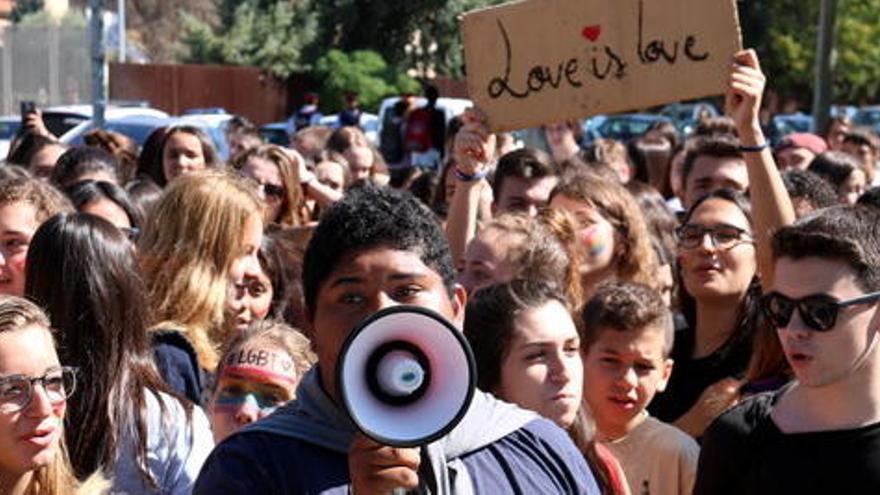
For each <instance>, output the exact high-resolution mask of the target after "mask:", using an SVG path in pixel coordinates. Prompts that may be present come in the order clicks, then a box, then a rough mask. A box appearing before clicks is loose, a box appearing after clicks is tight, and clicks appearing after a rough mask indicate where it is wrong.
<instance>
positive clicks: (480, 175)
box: [452, 167, 489, 182]
mask: <svg viewBox="0 0 880 495" xmlns="http://www.w3.org/2000/svg"><path fill="white" fill-rule="evenodd" d="M452 173H453V174H455V178H456V179H458V180H460V181H462V182H474V181H477V180H482V179H485V178H486V176H487V175H489V172H488V171H487V170H483V171H482V172H477V173H475V174H474V175H469V174H466V173H464V172H462V171H461V170H459V169H458V167H453V168H452Z"/></svg>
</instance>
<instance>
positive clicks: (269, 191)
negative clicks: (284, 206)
mask: <svg viewBox="0 0 880 495" xmlns="http://www.w3.org/2000/svg"><path fill="white" fill-rule="evenodd" d="M263 194H265V195H266V196H275V197H276V198H281V197H284V188H283V187H281V186H276V185H275V184H263Z"/></svg>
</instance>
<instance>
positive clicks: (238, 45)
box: [184, 0, 318, 77]
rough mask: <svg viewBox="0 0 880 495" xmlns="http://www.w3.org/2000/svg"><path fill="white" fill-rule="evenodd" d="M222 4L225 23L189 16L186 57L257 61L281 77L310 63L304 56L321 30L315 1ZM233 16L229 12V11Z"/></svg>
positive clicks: (242, 62) (226, 61)
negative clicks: (214, 22)
mask: <svg viewBox="0 0 880 495" xmlns="http://www.w3.org/2000/svg"><path fill="white" fill-rule="evenodd" d="M234 3H235V4H237V6H235V7H234V8H233V2H221V4H220V5H219V9H218V10H219V12H218V13H219V16H220V19H221V26H220V28H219V29H214V28H213V27H212V26H211V25H209V24H208V23H205V22H202V21H200V20H198V19H195V18H192V17H186V18H185V22H184V24H185V27H186V33H187V34H186V37H185V43H186V44H187V46H188V47H189V53H188V54H187V56H186V57H185V59H186V60H187V61H191V62H198V63H218V64H233V65H254V66H257V67H261V68H263V69H266V70H268V71H270V72H271V73H273V74H275V75H276V76H278V77H287V76H289V75H290V74H292V73H293V72H295V71H298V70H303V69H306V68H308V67H309V65H310V64H309V61H308V60H307V57H305V56H304V52H305V50H306V49H307V47H308V46H309V45H310V44H311V43H312V41H313V40H314V39H315V36H316V34H317V22H318V18H317V16H316V14H315V12H314V9H313V8H312V5H311V1H309V0H300V1H297V2H290V1H287V2H278V1H276V2H269V1H261V0H249V1H245V2H234ZM229 9H233V10H231V14H230V10H229Z"/></svg>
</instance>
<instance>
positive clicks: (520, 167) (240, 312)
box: [0, 50, 880, 495]
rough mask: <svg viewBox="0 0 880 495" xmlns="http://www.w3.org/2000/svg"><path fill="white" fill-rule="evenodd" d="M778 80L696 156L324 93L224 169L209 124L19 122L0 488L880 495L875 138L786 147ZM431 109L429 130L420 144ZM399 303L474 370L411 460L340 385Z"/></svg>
mask: <svg viewBox="0 0 880 495" xmlns="http://www.w3.org/2000/svg"><path fill="white" fill-rule="evenodd" d="M766 84H767V83H766V78H765V76H764V74H763V73H762V72H761V69H760V67H759V63H758V60H757V57H756V55H755V53H754V52H753V51H751V50H746V51H743V52H740V53H737V54H736V55H735V56H734V57H733V59H732V62H731V66H730V73H729V78H728V81H727V88H726V92H725V110H726V114H727V116H726V117H722V118H711V119H706V120H704V121H702V122H700V125H699V126H698V128H697V130H696V132H695V134H694V135H693V136H689V137H687V138H686V139H685V138H683V137H682V136H680V135H679V134H678V132H677V131H676V129H675V128H674V126H672V125H671V124H658V125H656V126H654V127H652V128H651V129H650V130H649V131H648V132H647V133H645V134H644V135H643V136H640V137H637V138H635V139H633V140H632V141H631V142H629V143H620V142H616V141H613V140H607V139H599V140H597V141H595V142H593V143H591V144H590V145H589V146H588V147H583V146H581V143H580V136H579V133H580V125H579V124H578V123H577V122H558V123H549V122H548V123H547V124H546V125H545V126H543V127H542V128H541V132H542V136H543V140H544V141H545V143H546V148H545V149H539V148H537V147H530V146H522V144H521V143H517V142H516V140H515V139H514V137H513V136H512V135H511V134H507V133H504V134H494V133H492V132H491V131H490V129H489V125H488V121H487V118H486V116H485V115H484V114H483V113H481V112H480V111H479V109H471V110H468V111H467V112H465V113H464V114H463V115H461V116H459V117H456V118H454V119H453V120H451V121H449V122H448V123H446V122H445V120H444V122H443V125H442V126H438V125H433V123H432V122H433V120H435V119H436V118H437V117H438V115H439V114H438V113H437V111H436V109H435V108H434V105H435V102H436V99H437V94H436V92H429V95H428V96H429V104H428V107H427V110H425V111H421V110H422V109H413V108H409V103H408V100H406V99H401V103H400V104H399V105H398V107H399V108H396V113H394V112H393V113H392V114H391V116H392V117H393V118H396V119H397V121H396V122H397V123H398V124H399V125H397V126H396V127H392V131H390V132H393V133H396V134H395V135H394V136H390V137H389V136H385V138H384V139H383V142H384V145H382V146H377V145H374V144H373V143H371V142H370V140H369V139H367V137H366V135H365V133H364V132H363V130H361V129H360V128H359V127H358V126H357V125H342V126H340V127H339V128H336V129H332V128H329V127H324V126H321V125H319V122H318V119H316V118H313V117H314V115H312V114H310V113H309V112H307V111H306V110H310V111H312V112H313V113H314V112H317V106H316V104H317V99H316V97H314V96H310V97H309V99H308V101H307V105H311V107H309V108H306V109H303V111H302V112H300V113H302V115H297V116H295V120H296V131H295V133H293V134H292V135H291V140H290V145H289V146H286V147H285V146H277V145H270V144H264V143H263V142H262V140H261V138H260V135H259V133H258V131H257V129H256V128H255V127H254V126H253V125H252V124H251V123H249V122H248V121H247V120H246V119H243V118H235V119H233V120H232V121H231V122H230V125H229V127H228V128H227V138H228V141H229V143H230V149H231V150H232V157H231V158H230V159H229V160H228V162H224V161H223V160H221V159H220V158H219V156H218V154H217V153H216V152H215V150H214V147H213V146H212V144H211V141H210V139H209V138H208V137H207V136H206V135H205V134H204V133H203V132H202V131H201V130H200V129H199V128H197V127H190V126H172V127H168V128H159V129H157V130H156V131H154V132H153V133H152V134H151V135H150V136H149V138H148V139H147V140H146V142H145V143H144V145H143V146H142V147H140V148H139V147H138V146H137V145H136V144H135V143H134V142H133V141H132V140H131V139H128V138H126V137H125V136H122V135H120V134H116V133H112V132H106V131H100V130H98V131H93V132H92V133H90V134H89V135H88V136H87V138H86V144H85V145H83V146H66V145H63V144H61V143H59V142H58V141H57V139H56V138H55V137H54V136H52V135H51V133H49V131H48V130H47V129H46V128H45V126H43V124H42V121H41V119H40V113H39V111H36V112H34V113H32V114H28V115H26V116H24V119H25V125H24V126H23V129H24V132H23V133H22V134H21V135H20V136H18V138H17V139H16V142H14V143H13V145H12V146H11V149H10V153H9V156H8V157H6V160H5V163H3V164H2V165H0V493H11V494H16V495H17V494H68V493H80V494H93V493H108V492H109V493H131V494H136V493H170V494H184V493H199V494H209V493H210V494H213V493H326V494H335V493H339V494H342V493H358V494H361V493H389V492H391V491H394V490H397V489H403V490H418V492H419V493H566V494H568V493H586V494H597V495H598V494H603V495H605V494H608V495H624V494H627V495H628V494H632V495H662V494H690V493H695V494H726V493H730V494H743V493H755V494H762V493H766V494H770V493H773V494H776V493H870V492H873V491H874V490H878V489H880V350H878V349H877V347H878V346H877V345H876V344H875V340H876V339H877V338H878V332H880V312H878V310H877V305H878V302H880V210H878V208H880V189H877V188H871V185H872V184H874V183H875V168H876V166H877V159H878V145H877V138H876V136H875V135H873V133H871V132H870V131H868V130H864V129H857V128H853V127H852V124H851V123H850V122H848V121H846V120H845V119H835V120H832V122H831V123H830V125H829V127H828V130H827V132H826V133H824V135H822V136H819V135H813V134H794V135H790V136H788V137H787V138H786V139H784V140H783V141H782V142H781V143H780V144H779V145H777V146H776V147H775V148H771V147H770V146H769V145H768V142H767V140H766V138H765V136H764V133H763V131H762V128H761V124H760V119H759V115H760V111H761V102H762V95H763V93H764V90H765V86H766ZM346 101H347V103H349V107H350V108H349V109H348V110H349V113H351V114H352V115H354V114H356V113H358V112H359V111H360V110H359V107H358V102H357V97H356V95H354V94H350V95H347V97H346ZM312 107H314V108H312ZM346 118H347V119H348V120H350V122H348V121H347V122H346V123H348V124H356V123H357V120H358V119H357V118H354V117H352V118H348V117H346ZM419 122H424V123H425V125H427V126H428V127H429V128H431V129H435V128H438V127H439V128H441V129H442V132H434V131H433V130H432V131H431V132H425V130H424V129H422V130H421V131H420V132H421V134H420V136H421V140H422V141H423V143H422V144H420V145H419V146H418V147H416V146H410V145H408V144H407V143H408V142H412V141H415V140H416V139H415V137H414V136H415V134H417V133H416V131H415V130H413V129H412V128H410V129H407V127H408V126H407V125H405V124H407V123H409V124H410V125H416V124H418V123H419ZM429 124H430V125H429ZM435 163H439V164H440V166H438V167H435V166H434V164H435ZM401 304H406V305H414V306H421V307H424V308H427V309H431V310H434V311H435V312H436V313H438V314H439V315H441V316H443V317H445V318H446V319H448V320H449V321H450V322H451V323H452V324H454V325H455V326H456V327H458V328H459V329H461V331H462V332H463V334H464V336H465V338H466V340H467V341H468V342H469V343H470V346H471V349H472V351H473V355H474V358H475V363H476V368H477V387H478V390H477V391H476V392H475V393H474V396H473V400H472V402H471V404H470V406H469V407H468V409H467V412H466V414H464V416H463V418H462V419H461V422H460V423H458V425H457V426H456V427H455V428H454V429H453V430H452V431H451V432H449V433H448V434H446V435H445V436H443V437H442V438H440V439H439V440H437V441H434V442H431V443H429V444H428V445H423V446H419V447H412V448H404V447H392V446H388V445H383V444H382V443H379V442H378V441H376V440H375V439H373V438H370V437H369V436H367V435H365V434H364V433H361V432H360V431H359V430H358V428H357V426H356V425H355V423H354V422H353V421H352V419H351V417H350V416H349V414H348V413H347V411H346V409H345V406H344V405H343V401H342V400H341V392H340V390H339V384H338V383H337V376H336V366H337V361H338V360H339V356H340V351H341V348H342V346H343V343H344V342H345V340H346V338H347V337H348V335H349V334H350V332H351V331H352V329H354V328H355V327H357V326H358V324H359V323H360V322H362V321H363V320H364V319H365V318H368V317H370V316H371V315H373V314H375V313H376V312H377V311H379V310H381V309H383V308H387V307H391V306H396V305H401ZM414 420H415V419H414Z"/></svg>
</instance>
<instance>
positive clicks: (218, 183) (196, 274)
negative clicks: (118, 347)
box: [138, 171, 262, 370]
mask: <svg viewBox="0 0 880 495" xmlns="http://www.w3.org/2000/svg"><path fill="white" fill-rule="evenodd" d="M261 211H262V206H261V201H260V198H259V197H258V196H257V193H256V191H255V190H254V187H253V184H252V183H250V182H248V181H246V180H245V179H244V178H241V177H237V176H233V175H232V174H230V173H227V172H222V171H207V172H202V173H198V174H194V175H191V176H184V177H179V178H178V179H176V180H174V181H172V182H171V183H170V184H169V186H168V188H167V189H166V191H165V193H164V194H163V196H162V197H161V198H160V199H159V202H158V203H157V204H156V206H155V207H154V209H153V211H152V214H151V215H150V218H149V219H148V221H147V223H146V225H145V227H144V231H143V234H142V235H141V238H140V242H139V243H138V254H139V258H140V265H141V270H142V272H143V275H144V278H145V280H146V282H147V289H148V292H149V297H150V303H151V306H152V310H153V315H154V318H155V320H156V321H157V322H159V323H157V324H156V325H154V328H160V327H161V328H168V327H171V328H180V329H182V330H183V332H184V333H185V334H186V336H187V337H189V339H190V341H191V342H192V344H193V347H194V348H195V351H196V355H197V356H198V360H199V364H200V365H201V366H203V367H204V368H206V369H208V370H213V369H214V367H215V366H216V365H217V360H218V357H219V356H218V354H219V353H218V349H219V348H220V345H221V344H222V343H223V340H224V337H225V335H223V333H224V332H225V330H224V326H223V311H224V308H225V302H226V288H227V283H228V275H227V274H228V271H229V268H230V266H231V264H232V262H233V260H235V258H236V257H237V256H238V255H239V253H240V251H241V246H240V245H239V244H240V242H241V238H242V234H243V231H244V227H245V223H246V222H247V221H248V219H249V218H250V217H251V216H253V215H257V216H258V217H260V213H259V212H261Z"/></svg>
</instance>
